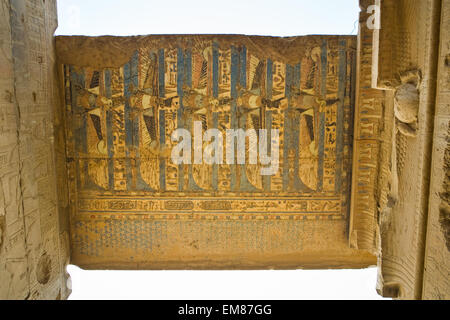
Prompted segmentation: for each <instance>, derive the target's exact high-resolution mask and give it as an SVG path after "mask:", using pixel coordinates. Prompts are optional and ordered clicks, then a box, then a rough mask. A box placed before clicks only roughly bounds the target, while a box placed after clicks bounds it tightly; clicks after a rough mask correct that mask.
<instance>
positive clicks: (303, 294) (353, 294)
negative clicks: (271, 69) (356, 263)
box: [56, 0, 380, 300]
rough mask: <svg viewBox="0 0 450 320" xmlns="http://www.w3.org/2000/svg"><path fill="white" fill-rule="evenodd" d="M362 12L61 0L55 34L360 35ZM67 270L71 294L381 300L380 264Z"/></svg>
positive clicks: (315, 6)
mask: <svg viewBox="0 0 450 320" xmlns="http://www.w3.org/2000/svg"><path fill="white" fill-rule="evenodd" d="M358 12H359V7H358V0H277V1H273V0H224V1H217V0H216V1H214V0H171V1H161V0H159V1H154V0H126V1H124V0H94V1H92V0H58V16H59V28H58V29H57V30H56V34H57V35H92V36H95V35H121V36H125V35H136V34H198V33H200V34H204V33H209V34H211V33H216V34H250V35H271V36H295V35H307V34H356V32H357V29H356V23H357V21H358ZM68 271H69V273H70V274H71V276H72V286H73V293H72V295H71V297H70V299H181V300H184V299H193V300H197V299H224V300H226V299H274V300H277V299H286V300H291V299H380V297H379V296H378V295H377V293H376V291H375V285H376V274H377V270H376V268H371V269H365V270H333V271H331V270H321V271H303V270H297V271H83V270H81V269H80V268H78V267H75V266H69V267H68Z"/></svg>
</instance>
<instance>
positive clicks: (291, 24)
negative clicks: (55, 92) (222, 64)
mask: <svg viewBox="0 0 450 320" xmlns="http://www.w3.org/2000/svg"><path fill="white" fill-rule="evenodd" d="M58 11H59V28H58V30H57V34H59V35H73V34H81V35H136V34H188V33H189V34H190V33H194V34H195V33H218V34H249V35H271V36H296V35H307V34H351V33H352V32H353V34H355V33H356V31H357V30H356V29H355V23H356V21H357V20H358V11H359V7H358V0H276V1H273V0H226V1H217V0H170V1H161V0H158V1H155V0H95V1H92V0H58Z"/></svg>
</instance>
